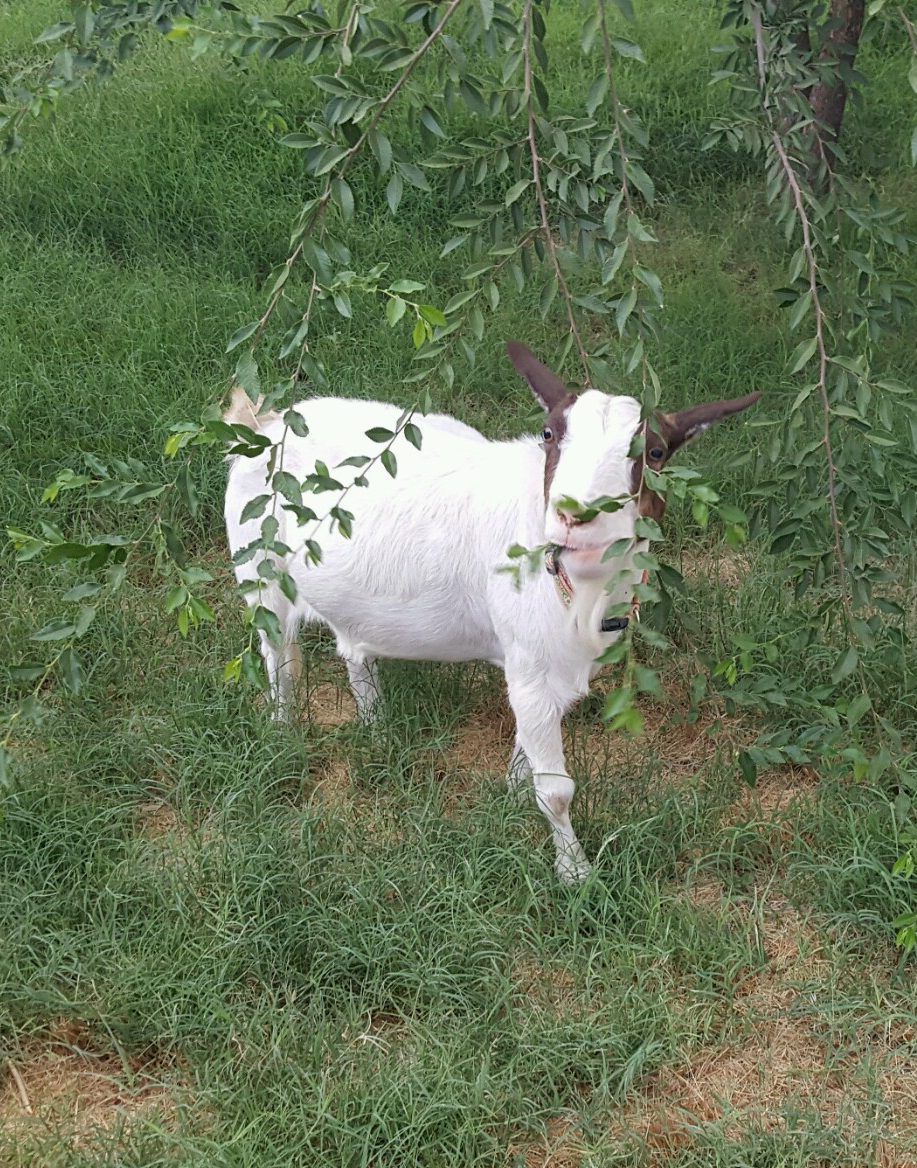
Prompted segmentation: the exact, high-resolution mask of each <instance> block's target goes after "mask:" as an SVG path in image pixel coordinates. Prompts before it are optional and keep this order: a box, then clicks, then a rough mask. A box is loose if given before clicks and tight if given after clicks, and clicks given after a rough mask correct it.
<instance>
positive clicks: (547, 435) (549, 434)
mask: <svg viewBox="0 0 917 1168" xmlns="http://www.w3.org/2000/svg"><path fill="white" fill-rule="evenodd" d="M541 437H542V438H543V439H544V440H545V442H553V441H554V431H553V430H552V429H551V427H550V426H545V428H544V429H543V430H542V431H541Z"/></svg>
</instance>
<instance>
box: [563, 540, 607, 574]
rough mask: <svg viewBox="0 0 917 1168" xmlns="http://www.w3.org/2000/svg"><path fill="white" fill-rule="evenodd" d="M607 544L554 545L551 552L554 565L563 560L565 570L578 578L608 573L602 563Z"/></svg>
mask: <svg viewBox="0 0 917 1168" xmlns="http://www.w3.org/2000/svg"><path fill="white" fill-rule="evenodd" d="M609 546H610V545H609V544H607V543H589V544H587V543H573V542H572V541H571V542H569V543H556V544H553V545H552V549H551V550H552V552H553V554H554V560H555V562H556V563H560V562H561V560H563V564H564V567H565V568H568V569H569V570H571V571H573V572H574V573H575V574H576V575H579V576H600V575H602V574H603V573H607V572H608V571H609V568H608V566H607V565H606V564H605V563H604V557H605V552H606V551H607V550H608V548H609Z"/></svg>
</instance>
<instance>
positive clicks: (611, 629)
mask: <svg viewBox="0 0 917 1168" xmlns="http://www.w3.org/2000/svg"><path fill="white" fill-rule="evenodd" d="M561 551H563V549H562V548H559V547H548V548H545V553H544V566H545V568H546V569H547V572H548V575H549V576H553V577H554V583H555V584H556V586H557V595H558V596H559V597H560V601H561V604H563V606H564V608H569V607H570V605H571V604H572V603H573V596H574V594H575V591H576V589H575V588H574V587H573V581H572V580H571V579H570V577H569V576H568V575H567V572H566V569H565V568H564V566H563V564H562V563H561V558H560V552H561ZM649 578H650V574H649V572H648V571H647V570H646V569H645V568H644V570H643V575H642V576H641V577H640V583H641V584H647V583H648V582H649ZM631 617H632V618H633V619H634V620H635V621H638V620H639V619H640V597H639V596H637V595H636V594H635V595H634V598H633V600H631V602H630V616H607V617H605V619H604V620H603V621H602V623H601V625H600V626H599V627H600V629H601V631H602V632H603V633H619V632H621V630H622V629H626V628H627V626H628V624H629V623H630V620H631Z"/></svg>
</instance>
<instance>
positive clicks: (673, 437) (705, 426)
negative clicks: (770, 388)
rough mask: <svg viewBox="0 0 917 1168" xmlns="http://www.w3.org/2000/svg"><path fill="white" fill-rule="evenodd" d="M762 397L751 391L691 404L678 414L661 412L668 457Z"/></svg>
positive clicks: (661, 423) (660, 417)
mask: <svg viewBox="0 0 917 1168" xmlns="http://www.w3.org/2000/svg"><path fill="white" fill-rule="evenodd" d="M760 397H761V394H760V393H749V394H747V395H746V396H745V397H734V398H730V399H729V401H718V402H704V404H703V405H700V406H690V407H689V408H688V409H686V410H679V411H678V413H676V414H659V423H660V426H661V429H662V432H663V437H664V439H665V446H666V457H668V456H669V455H670V454H674V453H675V451H676V450H677V449H678V448H679V446H684V444H685V443H686V442H690V441H691V439H692V438H696V437H697V436H698V434H703V433H704V431H705V430H709V429H710V427H711V426H715V425H716V423H717V422H721V421H722V420H723V418H728V417H729V415H730V414H740V413H741V412H742V410H747V409H748V408H749V407H750V406H753V405H754V404H755V402H757V401H758V399H759V398H760Z"/></svg>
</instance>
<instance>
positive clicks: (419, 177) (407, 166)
mask: <svg viewBox="0 0 917 1168" xmlns="http://www.w3.org/2000/svg"><path fill="white" fill-rule="evenodd" d="M397 166H398V170H399V172H400V173H401V176H402V177H403V178H404V179H406V180H407V181H408V182H409V183H410V184H411V186H412V187H417V189H418V190H419V191H429V190H430V184H429V183H428V182H427V176H426V175H425V174H424V172H423V171H422V170H421V169H420V167H419V166H415V165H414V163H413V162H399V163H398V164H397Z"/></svg>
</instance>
